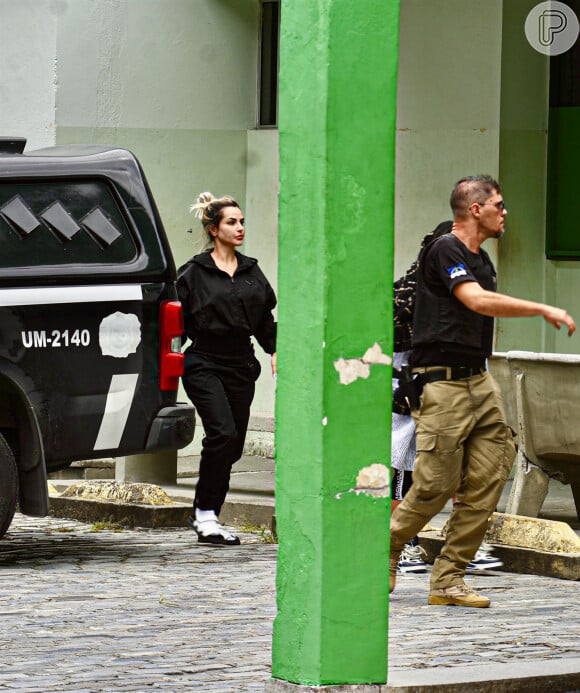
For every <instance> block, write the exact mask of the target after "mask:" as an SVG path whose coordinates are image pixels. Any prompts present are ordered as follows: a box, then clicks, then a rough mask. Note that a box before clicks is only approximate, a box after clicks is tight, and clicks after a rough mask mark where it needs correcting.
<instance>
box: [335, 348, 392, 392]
mask: <svg viewBox="0 0 580 693" xmlns="http://www.w3.org/2000/svg"><path fill="white" fill-rule="evenodd" d="M392 363H393V359H392V358H391V357H390V356H388V355H387V354H383V351H382V349H381V347H380V345H379V343H378V342H375V343H374V344H373V345H372V347H369V348H368V349H367V350H366V351H365V353H364V355H363V356H362V357H360V358H354V359H343V358H342V357H341V358H339V359H337V360H336V361H335V362H334V367H335V368H336V370H337V371H338V375H339V379H340V383H341V385H350V384H351V383H354V381H355V380H358V379H359V378H363V379H365V380H366V379H367V378H368V377H369V375H370V374H371V366H373V365H379V366H390V365H391V364H392Z"/></svg>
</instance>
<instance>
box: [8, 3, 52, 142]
mask: <svg viewBox="0 0 580 693" xmlns="http://www.w3.org/2000/svg"><path fill="white" fill-rule="evenodd" d="M55 5H56V3H54V2H50V0H19V2H14V1H13V0H0V135H2V136H5V137H16V136H18V137H26V138H27V139H28V146H29V147H30V148H32V149H38V148H40V147H47V146H50V145H52V144H54V139H55V133H56V122H55V99H56V89H57V84H56V28H57V12H56V10H55Z"/></svg>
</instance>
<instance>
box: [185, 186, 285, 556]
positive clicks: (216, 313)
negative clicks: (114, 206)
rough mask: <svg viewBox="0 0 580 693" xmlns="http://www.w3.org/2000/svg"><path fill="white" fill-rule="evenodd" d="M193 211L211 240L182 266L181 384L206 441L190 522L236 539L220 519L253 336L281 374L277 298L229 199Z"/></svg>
mask: <svg viewBox="0 0 580 693" xmlns="http://www.w3.org/2000/svg"><path fill="white" fill-rule="evenodd" d="M194 210H195V211H196V212H197V215H198V217H199V218H200V219H201V223H202V224H203V228H204V230H205V232H206V234H207V235H208V238H209V240H210V241H211V242H212V244H213V246H212V247H211V248H209V249H208V250H206V251H204V252H202V253H200V254H199V255H196V256H195V257H193V258H192V259H191V260H190V261H189V262H187V263H186V264H185V265H183V267H181V268H180V270H179V276H178V280H177V290H178V294H179V298H180V300H181V303H182V304H183V313H184V323H185V334H186V336H187V337H188V338H189V339H190V340H191V344H190V345H189V347H188V348H187V349H186V352H185V354H186V357H185V373H184V375H183V385H184V387H185V391H186V392H187V395H188V397H189V398H190V399H191V401H192V402H193V404H194V406H195V408H196V410H197V413H198V414H199V416H200V418H201V421H202V424H203V428H204V432H205V437H204V439H203V441H202V451H201V461H200V468H199V480H198V483H197V488H196V492H195V499H194V502H193V515H192V516H191V517H190V518H189V521H190V524H191V526H192V527H193V529H194V530H195V532H196V533H197V536H198V541H200V542H206V543H211V544H224V545H235V544H239V543H240V540H239V538H238V537H237V536H235V535H233V534H230V533H229V532H228V531H227V530H226V529H225V528H224V527H223V526H222V525H221V524H220V523H219V522H218V516H219V513H220V510H221V507H222V505H223V502H224V500H225V497H226V494H227V492H228V489H229V484H230V473H231V468H232V465H233V464H234V462H237V461H238V460H239V459H240V457H241V456H242V452H243V448H244V441H245V437H246V430H247V427H248V420H249V417H250V405H251V403H252V400H253V398H254V390H255V382H256V380H257V379H258V376H259V375H260V364H259V362H258V360H257V359H256V357H255V355H254V348H253V346H252V342H251V340H250V336H251V335H254V336H255V337H256V339H257V340H258V343H259V344H260V346H261V347H262V348H263V349H264V351H265V352H266V353H268V354H271V355H272V372H273V373H275V372H276V323H275V322H274V318H273V316H272V309H273V308H274V307H275V306H276V296H275V294H274V291H273V289H272V287H271V286H270V284H269V283H268V280H267V279H266V277H265V276H264V275H263V274H262V271H261V270H260V268H259V267H258V262H257V260H255V259H254V258H251V257H247V256H246V255H242V254H241V253H239V252H238V251H237V250H236V248H238V247H240V246H241V245H242V243H243V241H244V234H245V229H244V217H243V214H242V210H241V209H240V207H239V205H238V203H237V202H236V201H235V200H234V199H232V198H231V197H220V198H217V199H216V198H214V197H213V195H212V194H211V193H202V194H201V195H200V196H199V198H198V201H197V203H196V204H194V205H193V206H192V211H194Z"/></svg>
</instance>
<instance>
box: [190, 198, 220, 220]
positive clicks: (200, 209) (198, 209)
mask: <svg viewBox="0 0 580 693" xmlns="http://www.w3.org/2000/svg"><path fill="white" fill-rule="evenodd" d="M213 200H215V197H214V196H213V195H212V193H210V192H202V193H200V194H199V195H198V196H197V201H196V202H194V203H193V204H192V205H191V207H190V208H189V211H190V212H195V216H196V217H197V218H198V219H202V218H203V213H204V211H205V210H206V208H207V206H208V205H209V204H210V203H211V202H212V201H213Z"/></svg>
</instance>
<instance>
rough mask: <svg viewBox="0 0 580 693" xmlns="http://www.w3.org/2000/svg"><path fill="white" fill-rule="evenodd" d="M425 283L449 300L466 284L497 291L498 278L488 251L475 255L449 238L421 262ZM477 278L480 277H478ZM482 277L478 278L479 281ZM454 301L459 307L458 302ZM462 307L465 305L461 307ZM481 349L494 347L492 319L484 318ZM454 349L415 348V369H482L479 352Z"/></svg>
mask: <svg viewBox="0 0 580 693" xmlns="http://www.w3.org/2000/svg"><path fill="white" fill-rule="evenodd" d="M422 263H423V265H422V267H423V273H424V280H425V282H426V284H427V286H428V287H429V290H430V291H431V292H432V293H433V294H435V295H436V296H440V297H445V298H449V297H450V296H453V290H454V288H455V287H456V286H458V285H459V284H462V283H463V282H478V283H479V284H480V285H481V286H482V287H483V288H484V289H486V290H488V291H495V290H496V283H497V282H496V276H495V271H494V268H493V264H492V263H491V260H490V259H489V255H488V254H487V253H486V252H485V250H483V249H480V252H479V253H472V252H471V251H470V250H469V249H468V248H467V246H465V245H464V244H463V243H462V242H461V241H460V240H459V239H458V238H456V237H455V236H454V235H452V234H449V235H447V236H444V237H442V238H441V239H439V240H437V241H436V242H434V243H433V244H432V245H431V246H429V248H428V249H427V250H426V251H425V255H424V256H423V258H422ZM476 274H477V276H476ZM478 277H479V278H478ZM452 300H453V301H457V302H458V303H460V301H459V300H458V299H455V298H453V299H452ZM462 305H463V304H462ZM482 319H483V335H482V345H481V346H482V348H483V347H484V346H485V345H491V344H492V343H493V318H490V317H485V316H482ZM453 347H454V345H450V344H445V343H438V342H433V343H430V344H420V345H414V346H413V353H412V357H411V363H412V364H413V365H424V366H428V365H444V366H457V365H462V366H469V367H474V368H478V367H480V366H482V365H483V361H484V359H482V356H481V352H482V348H480V349H477V350H475V349H470V348H469V347H467V346H462V347H461V350H460V351H458V349H457V347H455V348H453Z"/></svg>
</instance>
